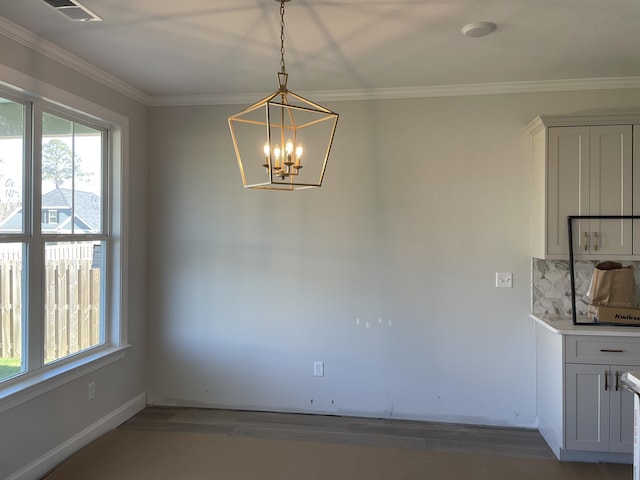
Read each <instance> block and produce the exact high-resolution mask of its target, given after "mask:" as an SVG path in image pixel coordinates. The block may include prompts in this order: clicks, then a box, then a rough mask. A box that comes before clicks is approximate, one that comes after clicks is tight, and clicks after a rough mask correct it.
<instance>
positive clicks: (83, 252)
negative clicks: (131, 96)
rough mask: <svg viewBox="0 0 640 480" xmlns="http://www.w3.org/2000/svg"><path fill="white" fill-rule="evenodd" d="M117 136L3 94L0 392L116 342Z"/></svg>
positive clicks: (113, 130) (106, 126)
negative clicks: (9, 385)
mask: <svg viewBox="0 0 640 480" xmlns="http://www.w3.org/2000/svg"><path fill="white" fill-rule="evenodd" d="M118 128H119V127H117V126H114V125H113V124H110V123H108V122H101V121H100V120H96V118H95V116H90V115H82V114H79V113H77V109H73V110H71V109H69V110H68V111H66V110H65V109H63V108H61V107H59V106H57V105H56V106H54V105H49V104H48V103H46V102H44V101H40V100H39V99H35V98H23V97H22V96H20V95H16V94H14V93H13V92H12V91H5V90H2V89H0V186H1V187H2V189H1V190H0V388H1V385H2V384H3V383H7V382H14V383H15V382H19V381H20V380H21V378H29V377H30V376H35V375H37V374H38V373H39V372H51V371H53V369H55V368H58V367H60V366H62V367H64V368H69V365H73V362H77V361H79V360H80V361H81V360H82V359H83V358H85V359H86V358H93V356H95V353H96V352H101V351H105V352H107V351H108V350H109V349H113V348H114V347H118V346H120V345H121V344H122V343H123V338H122V336H121V335H119V333H120V327H121V318H120V312H121V309H120V297H119V292H118V291H117V290H118V286H119V285H120V284H121V281H122V272H121V269H122V265H121V263H120V262H121V258H122V255H121V251H120V248H121V242H118V241H116V240H117V238H118V235H114V232H115V233H116V234H120V233H121V232H120V225H121V220H120V215H119V213H118V212H119V209H118V207H119V206H120V205H121V200H120V197H119V195H120V191H121V190H120V189H121V186H120V184H119V181H116V182H114V181H112V180H111V179H112V178H117V177H114V175H113V169H114V168H115V169H116V170H119V168H120V167H119V165H118V158H119V157H118V155H115V156H114V155H113V154H112V153H113V152H112V150H113V149H114V147H116V146H117V143H116V142H115V141H114V139H113V136H114V135H115V136H116V137H118V136H119V135H121V133H120V130H119V129H118ZM114 159H115V161H114ZM116 260H118V261H116ZM65 366H66V367H65ZM64 368H62V369H61V372H62V371H63V370H64Z"/></svg>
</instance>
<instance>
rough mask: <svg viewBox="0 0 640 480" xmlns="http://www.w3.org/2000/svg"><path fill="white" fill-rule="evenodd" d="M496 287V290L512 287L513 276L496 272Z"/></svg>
mask: <svg viewBox="0 0 640 480" xmlns="http://www.w3.org/2000/svg"><path fill="white" fill-rule="evenodd" d="M496 287H498V288H511V287H513V274H512V273H510V272H496Z"/></svg>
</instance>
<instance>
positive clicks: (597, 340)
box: [565, 335, 640, 365]
mask: <svg viewBox="0 0 640 480" xmlns="http://www.w3.org/2000/svg"><path fill="white" fill-rule="evenodd" d="M565 361H566V362H568V363H595V364H603V365H604V364H607V365H610V364H623V365H640V338H629V337H626V338H625V337H596V336H579V335H575V336H574V335H566V336H565Z"/></svg>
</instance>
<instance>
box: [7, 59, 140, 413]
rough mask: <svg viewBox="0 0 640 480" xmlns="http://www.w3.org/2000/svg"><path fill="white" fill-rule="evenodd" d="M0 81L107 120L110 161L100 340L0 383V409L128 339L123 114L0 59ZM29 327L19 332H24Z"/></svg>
mask: <svg viewBox="0 0 640 480" xmlns="http://www.w3.org/2000/svg"><path fill="white" fill-rule="evenodd" d="M0 85H2V86H3V87H5V88H6V89H7V90H8V91H9V92H11V91H13V92H15V93H17V94H22V95H24V96H28V97H30V99H31V100H33V101H37V100H41V101H44V102H47V103H50V104H53V105H58V106H60V107H62V108H64V109H65V110H71V111H74V110H75V111H76V112H78V113H79V114H81V115H82V116H85V117H86V116H89V117H94V118H95V119H96V120H97V121H98V122H100V123H103V124H107V125H108V126H109V132H110V135H109V136H108V141H109V151H110V153H111V158H110V160H111V162H112V166H111V168H110V169H109V170H110V175H111V179H112V197H111V215H110V222H111V245H112V251H111V252H110V257H111V261H112V265H114V266H115V267H114V268H112V269H110V270H111V272H110V274H109V278H108V279H107V281H108V282H109V287H110V292H111V296H110V299H109V302H110V303H109V305H106V308H107V311H108V312H109V315H110V320H109V321H108V322H107V328H109V331H107V332H105V340H106V343H105V344H104V345H100V346H97V347H94V348H92V349H89V350H88V351H86V352H80V353H79V354H77V355H74V356H71V357H69V358H68V359H66V360H62V361H60V362H56V363H53V364H51V365H50V366H45V367H43V368H41V369H38V370H36V371H33V372H28V373H25V374H22V375H19V376H17V377H15V378H14V379H9V380H7V381H4V382H2V383H0V413H1V412H3V411H6V410H8V409H10V408H13V407H15V406H17V405H20V404H21V403H24V402H26V401H28V400H30V399H32V398H35V397H37V396H39V395H42V394H44V393H47V392H49V391H51V390H53V389H55V388H58V387H59V386H61V385H63V384H65V383H68V382H70V381H72V380H75V379H77V378H79V377H80V376H82V375H86V374H88V373H90V372H92V371H94V370H96V369H99V368H102V367H104V366H106V365H108V364H110V363H113V362H115V361H117V360H120V359H121V358H123V357H124V355H125V352H126V349H127V347H128V346H129V345H128V334H127V332H128V316H127V312H128V284H127V281H128V280H127V279H128V245H129V242H128V238H129V237H128V231H127V228H126V227H127V225H128V224H129V222H128V220H129V219H128V215H129V209H128V205H129V198H128V192H129V188H128V185H129V183H128V171H129V168H128V167H129V155H128V152H129V118H128V117H126V116H125V115H122V114H119V113H117V112H114V111H112V110H109V109H107V108H105V107H103V106H101V105H98V104H95V103H93V102H90V101H88V100H86V99H83V98H81V97H78V96H76V95H74V94H72V93H70V92H67V91H65V90H62V89H59V88H57V87H55V86H53V85H49V84H48V83H45V82H43V81H41V80H38V79H36V78H34V77H31V76H29V75H26V74H24V73H22V72H19V71H17V70H14V69H12V68H9V67H7V66H6V65H2V64H0ZM28 333H29V332H24V335H28Z"/></svg>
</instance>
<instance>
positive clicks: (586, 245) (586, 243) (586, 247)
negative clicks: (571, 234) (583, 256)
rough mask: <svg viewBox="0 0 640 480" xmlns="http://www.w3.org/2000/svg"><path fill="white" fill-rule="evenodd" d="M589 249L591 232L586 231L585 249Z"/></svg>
mask: <svg viewBox="0 0 640 480" xmlns="http://www.w3.org/2000/svg"><path fill="white" fill-rule="evenodd" d="M587 250H589V234H588V233H587V232H584V251H585V252H586V251H587Z"/></svg>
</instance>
